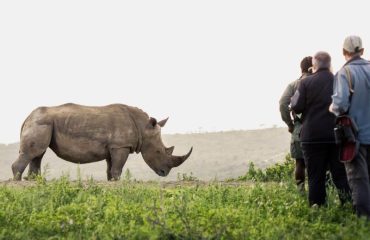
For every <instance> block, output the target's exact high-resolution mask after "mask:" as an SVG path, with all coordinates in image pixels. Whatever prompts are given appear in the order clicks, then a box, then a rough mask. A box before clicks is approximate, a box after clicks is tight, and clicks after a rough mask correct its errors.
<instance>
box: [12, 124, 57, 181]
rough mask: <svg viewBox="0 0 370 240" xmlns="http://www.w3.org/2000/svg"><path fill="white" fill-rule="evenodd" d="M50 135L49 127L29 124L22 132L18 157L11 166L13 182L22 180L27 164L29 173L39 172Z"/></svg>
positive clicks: (50, 129)
mask: <svg viewBox="0 0 370 240" xmlns="http://www.w3.org/2000/svg"><path fill="white" fill-rule="evenodd" d="M51 135H52V127H51V126H50V125H38V124H37V123H30V124H29V125H28V126H27V127H26V128H25V129H23V130H22V134H21V144H20V150H19V157H18V159H17V160H16V161H15V162H14V163H13V165H12V171H13V177H14V180H17V181H20V180H22V174H23V172H24V170H25V169H26V167H27V165H28V164H29V163H31V164H30V171H32V172H34V171H36V172H38V171H39V167H40V163H41V158H42V156H43V154H44V153H45V151H46V149H47V148H48V147H49V144H50V140H51ZM38 158H40V159H38ZM34 160H35V162H33V161H34Z"/></svg>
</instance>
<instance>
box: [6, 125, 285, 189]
mask: <svg viewBox="0 0 370 240" xmlns="http://www.w3.org/2000/svg"><path fill="white" fill-rule="evenodd" d="M163 141H164V143H165V144H166V146H172V145H174V146H175V147H176V148H175V152H174V154H176V155H182V154H185V153H187V151H188V150H189V149H190V147H191V146H193V147H194V150H193V153H192V156H191V157H190V158H189V159H188V160H187V161H186V162H185V163H184V164H182V165H181V166H180V167H177V168H174V169H172V171H171V172H170V174H169V175H168V176H167V177H165V178H162V177H159V176H157V175H156V174H155V173H154V172H153V171H152V170H151V169H150V168H149V167H148V166H147V165H146V163H145V162H144V160H143V159H142V157H141V155H137V154H132V155H130V157H129V159H128V161H127V163H126V165H125V167H124V170H123V171H124V173H123V175H124V174H125V171H127V169H129V171H130V174H131V179H137V180H144V181H148V180H160V181H175V180H178V179H179V177H180V179H182V178H183V174H186V175H187V177H189V176H190V175H192V176H193V177H196V178H197V179H200V180H203V181H211V180H225V179H228V178H235V177H238V176H241V175H243V174H244V173H245V172H246V171H247V169H248V164H249V163H250V162H254V164H255V165H256V166H257V167H261V168H265V167H267V166H269V165H272V164H274V163H276V162H281V161H283V160H284V157H285V155H286V154H287V153H288V150H289V144H290V135H289V133H288V131H287V129H286V128H270V129H262V130H249V131H228V132H217V133H196V134H172V135H164V136H163ZM18 150H19V144H18V143H15V144H9V145H4V144H0V181H6V180H8V179H10V178H12V172H11V167H10V166H11V164H12V162H13V161H14V160H15V159H16V158H17V155H18ZM26 171H27V169H26ZM26 171H25V172H26ZM42 171H43V172H44V173H46V177H47V179H52V178H58V177H60V176H62V175H69V177H70V178H71V179H76V178H77V177H78V176H79V175H80V176H81V178H82V179H85V180H86V179H89V178H91V177H92V178H93V179H95V180H98V181H102V180H105V179H106V163H105V161H101V162H97V163H90V164H84V165H78V164H73V163H69V162H67V161H64V160H61V159H59V158H58V157H57V156H56V155H55V154H54V153H53V152H52V151H51V150H50V149H48V151H47V153H46V154H45V156H44V159H43V161H42ZM123 177H124V176H123ZM25 184H27V183H25Z"/></svg>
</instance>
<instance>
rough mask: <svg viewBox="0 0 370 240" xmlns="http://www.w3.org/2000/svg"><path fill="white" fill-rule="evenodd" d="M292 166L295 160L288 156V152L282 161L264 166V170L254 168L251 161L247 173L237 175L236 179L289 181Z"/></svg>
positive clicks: (293, 166) (291, 174)
mask: <svg viewBox="0 0 370 240" xmlns="http://www.w3.org/2000/svg"><path fill="white" fill-rule="evenodd" d="M294 168H295V162H294V160H293V159H292V158H291V157H290V154H288V155H286V157H285V161H284V162H283V163H276V164H274V165H273V166H271V167H268V168H266V169H265V170H264V171H263V170H262V169H260V168H256V167H255V166H254V163H253V162H251V163H250V164H249V167H248V171H247V173H246V174H245V175H244V176H241V177H239V178H238V180H240V181H245V180H252V181H256V182H271V181H274V182H282V181H291V180H292V178H293V172H294Z"/></svg>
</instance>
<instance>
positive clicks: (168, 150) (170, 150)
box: [166, 146, 175, 155]
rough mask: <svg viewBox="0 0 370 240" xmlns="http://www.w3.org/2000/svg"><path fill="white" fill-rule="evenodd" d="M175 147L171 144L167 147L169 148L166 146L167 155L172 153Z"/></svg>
mask: <svg viewBox="0 0 370 240" xmlns="http://www.w3.org/2000/svg"><path fill="white" fill-rule="evenodd" d="M174 149H175V147H174V146H172V147H169V148H166V153H167V155H172V153H173V150H174Z"/></svg>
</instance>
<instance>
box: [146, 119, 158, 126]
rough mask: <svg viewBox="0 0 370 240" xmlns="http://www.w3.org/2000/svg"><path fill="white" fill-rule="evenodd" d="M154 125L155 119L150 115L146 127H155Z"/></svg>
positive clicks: (155, 123)
mask: <svg viewBox="0 0 370 240" xmlns="http://www.w3.org/2000/svg"><path fill="white" fill-rule="evenodd" d="M156 125H157V119H155V118H152V117H151V118H150V119H149V122H148V125H147V127H148V128H155V126H156Z"/></svg>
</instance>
